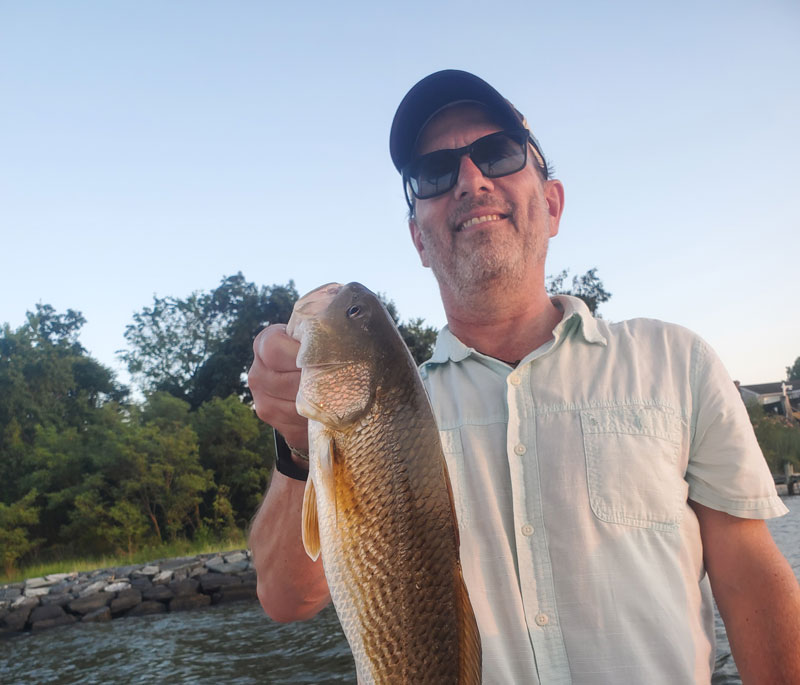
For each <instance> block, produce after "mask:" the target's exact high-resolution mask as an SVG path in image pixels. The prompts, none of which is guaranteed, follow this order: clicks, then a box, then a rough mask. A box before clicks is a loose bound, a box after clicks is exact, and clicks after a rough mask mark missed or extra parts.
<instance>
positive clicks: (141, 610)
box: [125, 601, 167, 616]
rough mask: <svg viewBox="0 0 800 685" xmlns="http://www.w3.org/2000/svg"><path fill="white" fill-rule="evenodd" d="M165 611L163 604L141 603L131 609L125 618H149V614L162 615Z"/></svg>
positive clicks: (165, 607) (165, 606)
mask: <svg viewBox="0 0 800 685" xmlns="http://www.w3.org/2000/svg"><path fill="white" fill-rule="evenodd" d="M166 611H167V605H166V604H164V603H163V602H149V601H148V602H142V603H141V604H139V605H137V606H135V607H133V609H131V610H130V611H129V612H128V613H127V614H125V615H126V616H149V615H150V614H163V613H166Z"/></svg>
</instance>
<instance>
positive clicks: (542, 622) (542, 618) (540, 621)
mask: <svg viewBox="0 0 800 685" xmlns="http://www.w3.org/2000/svg"><path fill="white" fill-rule="evenodd" d="M548 623H550V618H549V617H548V615H547V614H536V625H537V626H541V627H544V626H546V625H547V624H548Z"/></svg>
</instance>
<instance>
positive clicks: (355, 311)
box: [345, 304, 361, 319]
mask: <svg viewBox="0 0 800 685" xmlns="http://www.w3.org/2000/svg"><path fill="white" fill-rule="evenodd" d="M360 311H361V307H359V306H358V305H357V304H354V305H353V306H352V307H350V309H348V310H347V312H345V313H346V314H347V318H348V319H352V318H353V317H354V316H358V314H359V312H360Z"/></svg>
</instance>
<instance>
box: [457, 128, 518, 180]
mask: <svg viewBox="0 0 800 685" xmlns="http://www.w3.org/2000/svg"><path fill="white" fill-rule="evenodd" d="M526 153H527V148H526V144H525V139H524V138H521V137H520V136H512V135H509V134H507V133H498V134H495V135H491V136H486V137H485V138H481V139H480V140H476V141H475V142H474V143H473V144H472V154H471V155H470V157H471V158H472V161H473V162H474V163H475V166H477V167H478V168H479V169H480V170H481V172H482V173H483V175H484V176H488V177H489V178H499V177H500V176H507V175H508V174H513V173H516V172H517V171H519V170H520V169H522V167H524V166H525V161H526V158H527V154H526Z"/></svg>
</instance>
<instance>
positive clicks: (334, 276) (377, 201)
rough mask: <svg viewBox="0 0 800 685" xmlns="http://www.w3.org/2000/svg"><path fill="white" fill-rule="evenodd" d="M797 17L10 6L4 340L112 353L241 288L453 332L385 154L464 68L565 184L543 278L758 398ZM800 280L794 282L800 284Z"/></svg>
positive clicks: (379, 5) (0, 62) (2, 94)
mask: <svg viewBox="0 0 800 685" xmlns="http://www.w3.org/2000/svg"><path fill="white" fill-rule="evenodd" d="M798 36H800V4H798V3H797V2H796V0H752V1H748V2H739V1H737V0H728V1H723V0H720V1H718V2H712V1H707V0H698V1H696V2H683V1H681V0H677V1H673V2H669V3H645V2H641V1H638V0H637V1H632V2H622V1H620V2H614V1H611V2H602V3H600V2H589V1H587V2H578V1H576V0H564V1H562V2H538V1H536V0H527V1H522V2H505V3H504V2H496V3H490V4H487V3H485V2H480V3H479V2H471V1H467V0H465V1H462V2H450V1H448V0H443V1H440V2H435V3H432V2H418V1H417V0H410V1H406V2H403V3H384V2H376V1H375V0H372V1H371V2H341V3H330V2H295V3H285V2H281V3H275V2H267V1H263V2H256V1H255V0H251V1H245V0H225V1H222V0H205V1H203V0H191V1H189V0H170V1H169V2H165V1H164V0H158V1H155V0H136V1H122V0H120V1H109V0H95V1H89V0H86V1H81V0H74V1H70V2H64V1H63V0H59V1H47V0H41V1H34V2H27V1H24V0H0V324H1V323H3V322H5V323H8V324H9V325H10V326H11V328H12V329H14V328H17V327H18V326H20V325H21V324H22V323H23V322H24V321H25V312H26V311H28V310H33V309H34V308H35V306H36V304H37V303H42V304H50V305H52V306H53V307H55V309H56V310H57V311H59V312H64V311H66V310H67V309H70V308H71V309H76V310H79V311H81V312H82V313H83V315H84V316H85V317H86V319H87V323H86V325H85V326H84V328H83V330H82V333H81V337H80V340H81V342H82V344H83V345H84V346H85V347H86V348H87V349H88V351H89V352H90V353H91V354H92V355H93V356H94V357H95V358H97V359H98V360H100V361H101V362H102V363H104V364H106V365H107V366H109V367H111V368H112V369H114V370H115V371H116V372H117V374H118V377H119V378H120V380H122V381H123V382H127V381H128V379H127V376H126V374H125V372H124V367H123V365H122V364H121V363H120V362H119V360H118V357H117V355H116V352H117V351H118V350H121V349H124V348H125V346H126V342H125V338H124V335H123V334H124V331H125V326H126V325H128V324H129V323H131V322H132V320H133V314H134V313H135V312H137V311H140V310H141V309H142V308H144V307H146V306H148V305H149V304H151V303H152V298H153V296H154V295H157V296H159V297H164V296H175V297H186V296H188V295H189V294H190V293H191V292H192V291H198V290H205V291H208V290H211V289H213V288H215V287H216V286H217V285H218V284H219V283H220V281H221V280H222V279H223V278H224V277H225V276H229V275H233V274H235V273H237V272H240V271H241V272H242V273H243V274H244V276H245V277H246V278H247V280H249V281H253V282H255V283H257V284H259V285H272V284H283V283H287V282H288V281H289V280H290V279H292V280H294V282H295V284H296V286H297V289H298V291H299V292H300V293H301V294H302V293H304V292H306V291H308V290H311V289H313V288H315V287H317V286H318V285H320V284H322V283H325V282H329V281H340V282H348V281H353V280H355V281H360V282H362V283H364V284H365V285H366V286H367V287H369V288H371V289H372V290H375V291H379V292H382V293H384V294H385V295H387V296H388V297H389V298H390V299H392V300H394V302H395V304H396V305H397V308H398V311H399V313H400V315H401V317H402V318H403V319H407V318H412V317H422V318H424V319H425V321H426V323H428V324H430V325H434V326H437V327H438V326H441V325H443V324H444V323H445V318H444V312H443V309H442V307H441V304H440V302H439V298H438V288H437V286H436V282H435V279H434V278H433V276H432V275H431V273H430V272H429V271H428V270H427V269H424V268H423V267H422V266H421V265H420V263H419V258H418V256H417V254H416V252H415V251H414V249H413V246H412V244H411V241H410V239H409V234H408V229H407V226H406V205H405V201H404V199H403V192H402V185H401V182H400V178H399V175H398V174H397V173H396V171H395V170H394V167H393V166H392V164H391V161H390V159H389V154H388V136H389V127H390V124H391V120H392V117H393V115H394V111H395V109H396V107H397V105H398V104H399V102H400V100H401V99H402V97H403V95H404V94H405V93H406V91H407V90H408V89H409V88H410V87H411V86H412V85H413V84H414V83H416V82H417V81H418V80H419V79H420V78H422V77H424V76H426V75H427V74H429V73H432V72H434V71H437V70H439V69H445V68H458V69H465V70H467V71H471V72H473V73H475V74H477V75H479V76H481V77H482V78H484V79H486V80H487V81H489V82H490V83H491V84H492V85H494V86H495V87H496V88H497V89H498V90H499V91H500V92H501V93H503V94H504V95H505V96H506V97H508V98H509V99H510V100H511V101H512V102H513V103H514V104H515V105H516V106H517V108H518V109H519V110H521V111H522V112H523V113H524V114H525V116H526V117H527V120H528V122H529V124H530V126H531V128H532V130H533V132H534V134H535V135H536V137H537V138H538V140H539V142H540V143H541V145H542V148H543V150H544V152H545V155H546V156H547V157H548V158H549V160H550V161H551V162H552V164H553V166H554V167H555V170H556V176H557V177H558V178H560V179H561V180H562V181H563V183H564V186H565V189H566V209H565V212H564V216H563V218H562V222H561V227H560V232H559V235H558V236H557V237H556V238H554V239H553V240H552V241H551V244H550V253H549V256H548V265H547V273H548V274H557V273H559V272H560V271H561V270H562V269H569V270H570V272H571V274H573V275H580V274H582V273H584V272H585V271H587V270H588V269H591V268H597V274H598V276H599V277H600V278H601V280H602V281H603V284H604V286H605V288H606V289H607V290H608V291H610V292H611V293H612V298H611V300H610V301H609V302H608V303H606V304H604V305H602V306H601V308H600V311H601V314H602V315H603V316H604V318H606V319H609V320H611V321H620V320H623V319H628V318H633V317H641V316H644V317H651V318H658V319H663V320H666V321H671V322H674V323H678V324H681V325H683V326H686V327H688V328H690V329H692V330H694V331H696V332H697V333H699V334H700V335H701V336H702V337H703V338H705V339H706V340H707V341H708V342H709V343H710V344H711V345H712V346H713V347H714V348H715V349H716V350H717V352H718V354H719V355H720V357H721V359H722V361H723V363H724V364H725V366H726V368H727V369H728V371H729V373H730V374H731V376H732V377H733V378H735V379H737V380H740V381H741V382H742V383H744V384H752V383H763V382H770V381H778V380H781V379H783V378H784V377H785V368H786V367H787V366H790V365H791V364H792V363H793V362H794V360H795V359H796V358H797V357H798V356H800V296H799V295H798V290H797V266H796V265H797V261H798V256H800V191H798V188H800V170H799V169H800V133H799V132H798V130H799V129H800V126H798V122H800V83H798V81H800V76H798V75H800V40H798V39H797V37H798ZM792 264H794V265H795V266H794V267H793V266H792Z"/></svg>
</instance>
